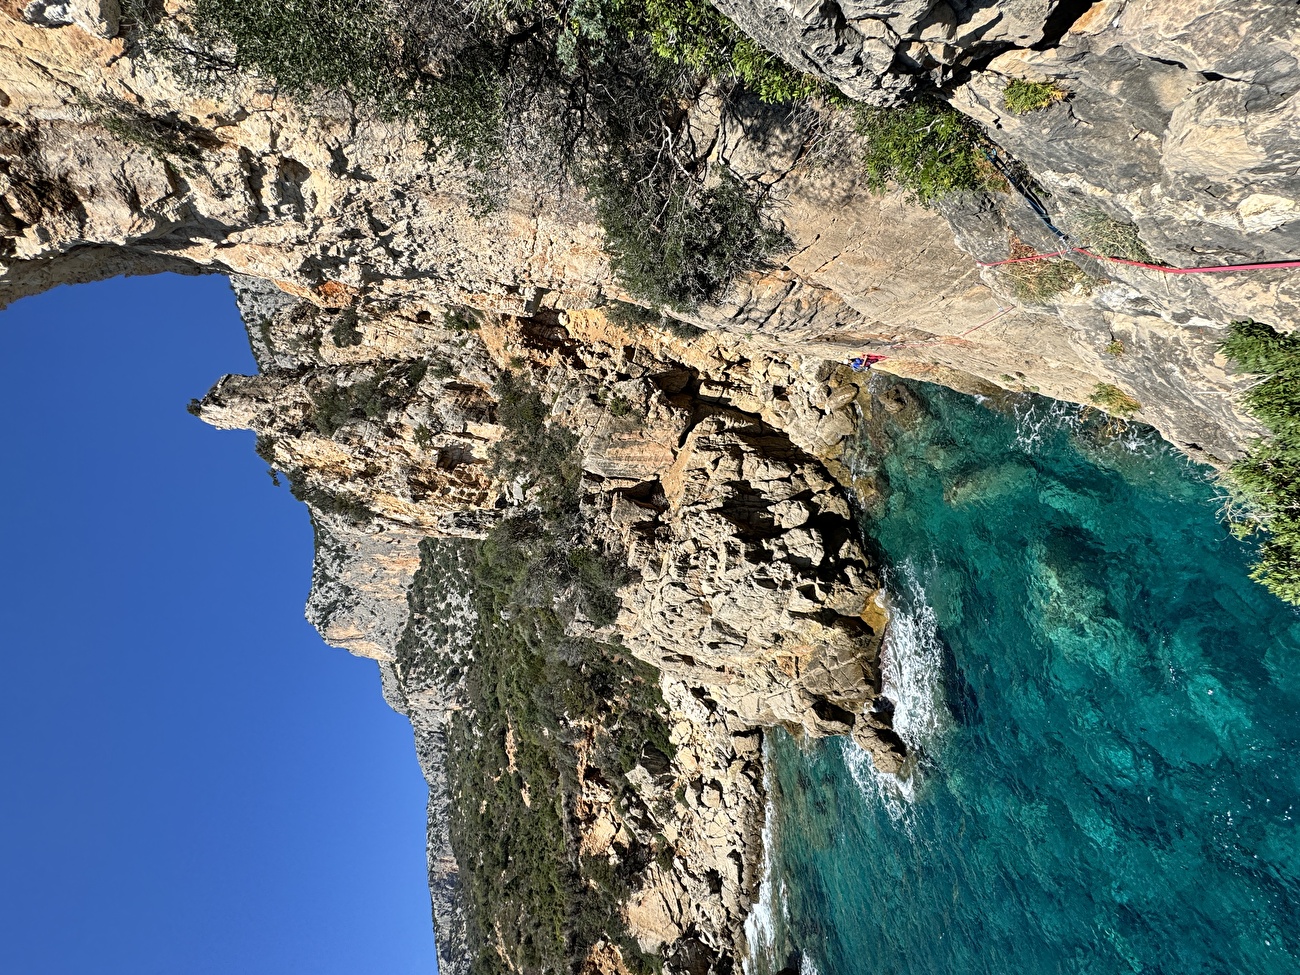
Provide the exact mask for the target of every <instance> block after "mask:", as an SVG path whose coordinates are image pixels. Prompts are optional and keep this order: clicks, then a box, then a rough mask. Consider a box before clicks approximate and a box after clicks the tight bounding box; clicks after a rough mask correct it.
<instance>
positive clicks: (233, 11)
mask: <svg viewBox="0 0 1300 975" xmlns="http://www.w3.org/2000/svg"><path fill="white" fill-rule="evenodd" d="M128 8H129V9H130V10H132V11H133V15H132V21H133V23H134V24H135V25H136V30H135V37H136V39H137V43H139V44H140V45H142V47H143V48H144V50H146V51H149V52H152V53H155V54H157V55H160V56H162V57H165V58H167V59H168V60H169V61H170V62H171V63H173V64H174V65H176V66H178V67H179V68H180V70H181V73H182V74H183V75H184V76H185V77H188V78H189V79H190V80H191V81H192V82H194V83H197V84H213V85H217V86H220V85H222V84H224V83H227V82H229V81H232V80H233V79H235V78H238V77H247V76H254V77H258V78H261V79H262V80H263V82H265V83H269V84H272V85H274V86H275V88H276V89H277V90H279V91H282V92H284V93H286V94H288V95H291V96H295V97H298V98H301V99H318V100H319V99H325V100H327V101H328V100H329V99H330V98H335V99H337V98H339V97H342V98H344V99H346V100H348V101H350V102H353V103H357V104H360V105H363V106H365V107H366V110H367V111H368V112H371V113H374V114H375V115H377V116H378V117H380V118H385V119H390V120H400V121H404V122H407V123H409V124H410V125H412V126H413V127H414V128H415V129H416V130H417V131H418V132H419V134H420V135H421V136H422V138H423V139H424V141H425V142H426V144H427V145H428V146H429V147H430V150H431V151H432V152H438V153H442V154H444V155H447V156H450V157H452V158H456V159H459V160H461V161H462V162H463V163H464V164H465V165H466V166H467V167H468V168H469V170H470V173H471V184H472V185H473V186H475V187H476V192H477V194H478V203H479V205H480V206H483V207H491V206H493V205H495V204H496V203H498V202H500V199H501V196H502V194H503V193H504V192H505V188H506V183H507V182H508V180H509V179H510V178H511V176H510V174H511V173H515V174H516V175H517V174H519V173H522V172H527V173H528V177H527V178H529V179H532V180H535V181H540V183H541V185H542V186H543V187H547V188H549V189H550V190H553V191H554V192H556V193H561V192H564V189H565V187H567V186H568V185H570V184H572V183H577V184H578V185H579V186H580V187H581V188H582V189H583V191H584V192H585V193H586V194H587V195H588V196H589V197H590V198H591V199H592V201H593V203H594V204H595V206H596V211H597V214H598V216H599V219H600V222H601V225H602V228H603V229H604V231H605V238H606V245H607V247H608V250H609V252H610V256H611V260H612V264H613V269H614V272H615V275H616V277H617V278H618V279H619V281H620V283H621V284H622V286H623V287H624V288H626V289H627V290H628V292H629V293H631V294H632V295H633V296H635V297H636V298H638V299H639V300H641V301H644V302H646V303H647V304H650V305H653V306H656V307H660V308H666V309H672V310H678V311H689V310H691V309H693V308H695V307H697V306H698V305H700V304H701V303H703V302H707V301H710V300H713V299H716V298H717V297H719V296H720V295H721V293H722V292H723V291H724V290H725V289H726V288H727V286H728V285H729V284H730V283H731V281H732V280H733V279H734V278H735V277H736V275H738V274H740V273H741V272H743V271H746V270H749V269H752V268H754V267H758V266H761V265H762V264H763V263H764V262H765V261H766V260H767V259H768V258H769V257H770V256H771V255H772V254H773V253H775V252H777V251H779V250H780V249H781V247H782V244H783V242H784V238H783V237H782V235H781V234H779V233H776V232H774V231H773V230H772V228H771V227H770V226H769V225H768V223H767V221H766V220H765V217H764V203H765V192H766V191H765V189H764V188H763V187H761V186H759V185H757V184H755V183H752V182H749V181H745V180H742V179H739V178H737V177H736V176H735V175H734V174H733V173H731V172H730V171H729V170H728V169H727V166H726V164H725V163H723V162H720V161H718V160H717V159H716V158H715V156H714V154H713V152H712V146H711V145H709V144H706V143H700V144H697V143H696V141H695V139H696V137H697V136H698V134H695V135H693V134H692V133H691V132H690V131H689V127H688V124H687V123H688V117H689V111H688V108H689V106H690V105H691V103H692V102H694V101H695V100H696V99H697V98H698V96H699V95H700V93H701V92H702V91H703V90H704V89H705V88H706V86H712V87H713V89H714V90H716V91H719V92H721V93H722V94H723V95H724V97H729V96H730V94H731V93H732V92H738V91H744V92H748V93H750V94H752V95H755V96H757V97H758V98H759V99H760V100H762V101H765V102H768V103H774V104H793V103H797V102H801V101H805V100H807V99H809V98H811V97H813V96H824V97H823V101H828V102H834V103H836V104H838V105H840V106H841V107H843V106H846V105H847V102H846V100H845V99H844V98H843V96H841V95H839V94H838V93H837V92H835V91H833V90H832V89H830V88H829V87H828V86H827V85H826V84H825V83H824V82H821V81H818V80H816V79H813V78H811V77H809V76H807V75H804V74H802V73H800V72H798V71H796V70H794V69H793V68H791V67H790V66H788V65H787V64H785V63H784V62H783V61H782V60H781V59H780V58H778V57H776V56H774V55H772V54H770V53H768V52H766V51H764V50H763V49H762V48H760V47H758V46H757V45H756V44H755V43H754V42H753V41H751V40H750V39H749V38H747V37H746V36H745V35H744V34H743V33H742V32H741V31H740V30H739V29H738V28H737V27H736V26H735V25H734V24H732V23H731V22H730V21H729V20H727V19H726V18H725V17H724V16H723V15H722V14H721V13H719V12H718V11H717V9H716V8H714V7H713V6H712V5H711V4H710V3H708V2H707V0H472V2H467V3H459V4H444V3H439V2H436V0H411V2H408V3H403V4H393V3H387V2H382V0H332V2H330V3H327V4H321V3H313V2H310V0H195V2H194V3H193V4H192V5H191V6H190V7H188V8H187V10H186V12H185V13H184V14H183V19H182V20H180V21H177V22H171V21H159V20H158V18H157V16H156V15H151V14H149V13H148V11H150V10H152V9H154V8H153V7H152V5H150V4H148V3H146V2H145V0H133V2H132V3H130V4H128ZM855 111H856V112H857V115H856V118H857V122H858V128H859V132H860V135H861V136H862V138H863V140H864V144H865V146H866V150H865V153H864V156H863V161H862V165H863V169H864V172H865V174H866V180H867V183H868V185H871V186H874V187H877V188H884V186H885V185H886V184H887V183H888V182H897V183H898V184H899V185H901V186H903V187H905V188H906V189H907V190H908V191H909V192H910V193H911V194H912V195H913V197H914V198H915V199H917V200H919V201H920V202H921V203H923V204H926V205H929V204H930V203H932V202H933V201H934V200H935V199H937V198H938V197H939V196H941V195H943V194H945V193H950V192H954V191H958V190H970V189H979V188H981V187H986V186H988V185H991V182H993V181H995V177H996V174H994V173H993V171H992V169H991V167H990V166H989V165H988V163H987V161H986V160H985V159H984V158H983V155H982V153H981V151H980V149H979V145H978V139H977V136H976V132H975V130H974V127H973V125H972V124H971V123H970V122H969V121H967V120H965V119H964V118H963V117H962V116H961V115H959V114H958V113H957V112H955V111H953V110H951V109H949V108H947V107H946V106H943V105H941V104H939V103H937V102H933V101H923V102H920V103H918V104H916V105H913V106H910V107H909V108H906V109H901V110H885V109H867V108H859V109H857V110H855ZM503 176H505V177H506V178H505V180H503V178H502V177H503Z"/></svg>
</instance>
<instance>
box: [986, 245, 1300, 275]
mask: <svg viewBox="0 0 1300 975" xmlns="http://www.w3.org/2000/svg"><path fill="white" fill-rule="evenodd" d="M1066 254H1082V255H1083V256H1084V257H1091V258H1092V259H1093V260H1094V261H1109V262H1110V263H1111V264H1127V265H1128V266H1129V267H1141V268H1146V269H1147V270H1149V271H1159V272H1161V273H1162V274H1219V273H1222V272H1224V271H1268V270H1273V269H1276V268H1285V267H1300V260H1293V261H1264V262H1261V263H1258V264H1218V265H1215V266H1214V267H1165V266H1164V265H1163V264H1148V263H1147V262H1146V261H1130V260H1128V259H1127V258H1123V257H1107V256H1106V255H1105V254H1098V253H1096V252H1095V251H1090V250H1089V249H1088V248H1086V247H1067V248H1066V249H1065V250H1061V251H1051V252H1050V253H1047V254H1030V255H1028V256H1027V257H1012V258H1008V259H1007V260H1005V261H976V262H975V263H976V264H978V265H979V266H980V267H1002V266H1003V265H1004V264H1021V263H1023V262H1025V261H1045V260H1048V259H1049V258H1053V257H1063V256H1064V255H1066Z"/></svg>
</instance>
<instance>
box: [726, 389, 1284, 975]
mask: <svg viewBox="0 0 1300 975" xmlns="http://www.w3.org/2000/svg"><path fill="white" fill-rule="evenodd" d="M909 388H910V389H911V390H912V391H913V392H914V393H915V394H916V395H917V396H919V397H920V398H921V399H922V401H923V402H924V404H925V406H926V409H927V413H928V415H926V416H925V417H924V418H922V419H921V420H919V421H918V422H914V423H912V424H910V425H907V426H906V428H904V427H903V426H901V425H895V426H894V428H893V429H892V430H891V431H890V432H891V434H892V436H891V438H890V439H891V440H892V444H891V445H890V446H889V447H888V449H887V450H880V449H878V450H876V451H874V452H873V451H871V450H870V449H869V448H867V447H865V446H864V460H863V464H864V465H865V466H868V467H870V466H871V465H873V464H874V465H879V466H880V467H881V468H883V470H884V472H885V473H886V474H887V475H888V478H889V482H890V491H889V493H888V495H887V501H886V502H885V503H884V504H883V505H882V506H881V508H880V509H879V510H877V511H876V512H874V513H873V514H872V515H868V516H864V518H863V525H864V529H865V533H866V534H867V535H868V536H869V537H871V538H873V539H874V540H875V542H876V543H877V544H878V546H879V548H880V550H881V552H882V554H883V556H884V557H885V558H886V560H887V562H888V564H889V565H890V569H889V570H888V572H889V576H888V583H889V588H890V591H891V600H892V603H893V608H894V612H895V622H894V623H893V624H892V629H891V633H890V636H889V638H888V640H887V653H888V660H887V666H886V674H887V679H888V686H887V693H888V694H889V695H890V696H892V697H894V698H895V699H896V700H897V701H898V715H897V720H898V724H899V728H900V731H901V733H902V734H903V736H904V738H905V739H907V740H908V741H909V742H910V743H912V744H913V745H915V746H917V748H918V754H919V755H920V759H919V762H918V766H917V768H916V770H915V771H914V773H913V774H912V776H911V777H910V779H908V780H906V781H899V780H897V779H893V778H890V777H887V776H881V775H878V774H876V773H875V772H874V770H873V769H872V768H871V766H870V763H869V761H867V760H866V759H865V757H864V756H863V755H862V753H861V752H859V751H858V750H857V749H856V748H855V746H853V745H852V744H851V743H846V742H844V741H840V740H834V741H829V742H824V743H821V744H816V745H812V746H809V747H807V748H806V749H805V748H804V747H803V746H801V745H800V744H799V743H797V742H796V741H795V740H794V739H792V738H791V737H789V736H788V735H785V734H784V733H778V734H776V735H774V736H773V737H772V738H771V739H770V740H769V745H768V748H769V755H770V757H771V759H772V761H771V763H770V765H771V767H770V770H769V776H770V777H771V780H772V782H771V784H772V786H773V792H774V800H773V815H772V816H771V819H770V824H769V825H770V829H771V830H772V836H773V840H772V846H773V851H772V852H773V856H772V862H771V864H770V875H769V884H770V888H771V889H770V890H769V891H768V892H767V893H768V903H767V904H765V905H764V906H763V907H762V908H761V909H760V910H759V911H758V912H756V917H755V918H754V919H753V922H752V923H753V924H754V928H755V935H756V936H755V938H754V940H755V941H757V942H759V943H760V950H759V951H758V952H757V953H756V957H755V958H754V960H753V964H751V966H750V967H751V969H755V970H759V971H762V970H767V969H768V968H769V967H772V968H776V967H780V966H781V965H783V964H785V963H786V962H787V960H789V959H790V957H791V952H792V951H794V950H796V949H798V950H802V952H803V953H804V956H805V961H804V965H805V969H806V970H807V969H808V968H816V969H817V970H818V971H820V972H822V973H824V975H858V973H861V975H888V973H942V975H975V973H984V972H987V973H996V975H1038V973H1048V972H1050V973H1058V972H1069V973H1089V975H1110V973H1121V972H1123V973H1127V972H1146V973H1155V972H1163V973H1169V975H1196V973H1221V972H1223V973H1228V972H1231V973H1236V972H1242V973H1256V975H1272V973H1278V975H1281V973H1290V975H1294V973H1297V972H1300V827H1298V826H1297V816H1300V747H1298V746H1300V616H1298V615H1297V613H1296V611H1295V610H1293V609H1291V608H1290V607H1287V606H1285V605H1284V604H1282V603H1281V602H1280V601H1278V600H1277V599H1275V598H1274V597H1272V596H1271V595H1269V594H1268V593H1267V592H1266V591H1265V590H1264V589H1263V588H1262V587H1260V586H1258V585H1256V584H1255V583H1253V582H1251V581H1250V579H1249V578H1248V571H1249V564H1250V559H1251V549H1250V546H1248V545H1246V544H1244V543H1241V542H1239V541H1237V540H1235V539H1233V538H1232V537H1231V536H1230V535H1229V534H1228V532H1227V531H1226V530H1225V529H1224V528H1223V527H1222V525H1221V524H1220V522H1219V520H1218V518H1217V517H1216V504H1215V502H1214V495H1215V491H1214V487H1213V485H1212V483H1210V481H1209V480H1208V479H1207V477H1206V473H1205V471H1204V470H1202V469H1200V468H1197V467H1195V466H1194V465H1192V464H1190V463H1189V462H1188V461H1186V460H1185V459H1184V458H1183V457H1181V456H1180V455H1178V454H1177V453H1175V452H1174V451H1173V450H1172V449H1171V448H1169V447H1168V446H1166V445H1164V444H1163V443H1162V442H1161V441H1159V440H1158V439H1157V438H1156V437H1155V436H1154V435H1153V434H1150V433H1147V434H1142V433H1140V432H1138V431H1137V430H1130V431H1129V432H1128V433H1126V434H1125V435H1123V436H1120V437H1115V436H1110V435H1108V434H1107V432H1106V431H1105V430H1103V429H1101V424H1100V423H1099V422H1097V421H1096V420H1089V419H1086V418H1080V416H1079V414H1078V412H1077V411H1075V410H1074V409H1073V408H1067V407H1064V406H1063V405H1062V404H1053V403H1051V402H1050V401H1048V400H1043V399H1038V398H1029V397H1026V398H1024V399H1022V400H1020V401H1018V402H1017V403H1016V404H1015V405H1014V408H1012V407H1010V406H1008V405H1007V404H1003V406H1002V408H1001V409H991V408H986V406H984V405H981V404H980V403H978V402H977V401H976V400H974V399H971V398H969V397H964V396H960V395H958V394H956V393H952V392H949V391H946V390H942V389H939V388H937V387H931V386H925V385H922V384H915V385H910V386H909ZM769 915H771V916H770V917H769ZM763 942H766V943H767V945H766V947H765V948H764V946H763ZM773 961H775V962H776V964H775V965H771V964H770V963H771V962H773Z"/></svg>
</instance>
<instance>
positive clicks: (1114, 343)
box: [1106, 339, 1124, 358]
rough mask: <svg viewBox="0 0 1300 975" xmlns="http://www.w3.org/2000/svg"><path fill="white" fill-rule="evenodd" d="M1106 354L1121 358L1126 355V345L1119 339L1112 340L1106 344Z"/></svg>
mask: <svg viewBox="0 0 1300 975" xmlns="http://www.w3.org/2000/svg"><path fill="white" fill-rule="evenodd" d="M1106 354H1107V355H1113V356H1115V357H1116V358H1119V357H1120V356H1122V355H1123V354H1124V343H1123V342H1121V341H1120V340H1119V339H1112V340H1111V341H1109V342H1107V343H1106Z"/></svg>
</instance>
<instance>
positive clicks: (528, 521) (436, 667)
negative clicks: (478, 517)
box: [398, 373, 672, 975]
mask: <svg viewBox="0 0 1300 975" xmlns="http://www.w3.org/2000/svg"><path fill="white" fill-rule="evenodd" d="M497 393H498V396H499V397H500V401H501V409H500V416H499V420H500V422H501V423H502V425H503V426H504V427H505V428H506V431H507V434H506V436H505V437H504V438H503V439H502V441H501V442H500V443H499V444H498V445H497V447H496V449H495V463H496V465H497V468H498V471H499V472H500V474H501V475H502V476H503V477H505V478H507V479H509V480H512V481H514V482H516V483H519V484H521V485H524V486H526V488H527V493H528V496H529V498H530V501H531V502H532V503H530V504H529V505H528V506H526V507H521V508H520V510H518V511H517V512H516V513H514V514H512V515H510V516H508V517H506V518H504V519H503V520H502V521H501V522H500V523H499V524H498V525H497V527H495V528H494V529H493V530H492V531H491V532H490V533H489V535H488V536H487V538H485V539H484V540H483V541H482V542H479V543H477V544H474V543H448V542H444V541H435V540H426V542H424V543H423V545H422V547H421V555H422V560H421V567H420V570H419V572H418V573H417V575H416V578H415V584H414V586H413V587H412V590H411V595H410V603H411V610H412V619H413V621H415V620H418V619H420V617H421V616H422V615H424V614H427V613H428V612H430V611H432V610H433V609H434V608H435V607H436V606H438V605H440V602H439V601H440V599H441V598H442V597H441V593H442V591H443V590H444V589H445V588H446V586H447V579H448V578H449V577H450V576H452V575H454V573H455V567H454V566H453V565H451V564H450V561H455V560H461V561H462V564H463V565H464V566H467V569H466V570H465V571H464V572H463V578H464V582H465V583H466V584H467V588H468V589H469V592H470V597H469V598H470V602H471V605H472V613H473V617H474V620H475V622H474V629H475V634H474V642H473V648H472V651H471V653H470V656H471V657H472V664H470V665H468V666H467V665H466V664H467V662H466V661H464V660H460V659H457V658H456V657H455V655H454V654H450V653H448V652H447V646H448V644H449V641H447V640H444V639H428V638H427V633H426V631H423V630H421V629H420V628H419V627H418V626H414V625H413V626H412V627H409V628H408V631H407V633H406V635H404V637H403V639H402V641H401V643H400V644H399V647H398V661H399V667H400V668H401V669H402V670H403V672H404V673H408V674H409V673H411V672H412V671H413V669H419V668H424V669H428V670H430V671H431V672H432V673H433V674H434V675H435V677H436V679H437V681H438V683H439V684H441V685H442V686H448V685H450V684H454V683H456V682H457V681H463V687H464V692H465V697H466V703H467V707H466V708H465V710H463V711H460V712H458V713H456V715H455V716H454V717H453V718H452V719H451V721H450V725H449V731H448V738H449V750H448V751H449V755H450V763H449V764H450V779H451V794H452V807H451V823H450V827H451V829H450V832H451V839H452V845H453V848H454V850H455V853H456V857H457V860H458V862H459V863H460V865H461V883H462V885H463V889H464V892H465V904H466V907H467V911H468V914H469V918H468V921H469V927H470V937H469V943H470V945H471V946H472V950H473V951H474V952H475V953H476V955H475V958H474V961H473V964H472V969H471V970H472V971H474V972H475V973H484V975H486V973H495V972H499V971H501V970H502V968H503V966H504V967H506V968H509V969H511V970H524V971H551V972H562V971H576V970H577V969H578V968H579V967H580V966H581V963H582V961H583V959H584V958H585V957H586V956H587V954H588V952H589V950H590V949H591V947H592V946H593V945H595V944H597V943H598V942H601V941H609V942H612V943H614V944H618V945H620V946H621V948H622V950H623V956H624V959H625V961H627V962H629V964H630V965H631V966H632V967H633V968H634V969H637V970H650V969H652V968H653V964H652V962H651V960H649V959H647V958H643V957H642V956H641V953H640V951H639V949H638V948H637V946H636V944H635V943H634V942H633V941H631V940H630V939H629V938H628V936H627V933H626V930H625V928H624V925H623V921H622V915H621V911H620V905H621V903H622V902H623V901H624V900H625V899H626V897H627V896H628V894H629V892H630V888H631V885H632V884H633V882H634V881H635V880H636V879H637V877H638V876H639V874H640V873H641V871H643V870H644V868H645V866H646V864H647V863H649V862H650V860H651V859H653V858H654V857H655V855H656V853H657V852H658V851H656V850H655V849H653V848H652V847H651V846H650V845H647V844H640V843H637V842H636V841H635V840H632V841H631V846H630V847H627V848H620V850H619V856H618V857H617V858H616V859H613V860H611V859H610V858H609V857H608V856H607V855H605V854H598V855H594V856H593V855H584V854H582V853H581V852H580V850H581V841H582V837H581V835H580V832H579V826H580V824H579V822H578V817H577V813H578V804H579V797H580V795H581V792H582V787H583V782H584V781H587V782H589V783H590V782H595V783H599V784H600V785H603V786H605V787H607V788H610V789H611V790H612V791H613V792H614V794H615V795H616V796H617V797H618V799H617V802H618V805H619V806H620V808H622V809H624V810H627V809H629V808H635V807H636V806H637V804H638V803H639V802H640V799H639V798H638V796H637V794H636V792H635V791H634V790H633V789H632V788H631V787H630V786H629V785H628V783H627V778H626V776H627V773H628V772H629V771H630V770H631V769H632V768H634V767H635V766H637V765H638V764H640V765H645V766H647V767H654V768H659V767H663V766H665V765H666V763H667V761H668V759H669V758H670V757H671V754H672V746H671V745H670V743H669V740H668V729H667V725H666V723H665V720H664V714H665V710H666V709H665V706H664V702H663V699H662V696H661V695H660V691H659V684H658V680H657V675H656V673H655V672H654V671H653V669H652V668H650V667H648V666H647V665H645V664H643V663H640V662H639V661H637V660H636V659H635V658H633V657H632V656H631V655H630V654H628V653H627V652H626V651H624V650H623V649H622V648H621V647H619V646H618V645H617V644H616V643H612V642H609V641H607V640H604V639H599V638H596V637H592V636H583V635H580V634H581V633H582V632H583V631H590V630H591V629H592V628H593V627H600V626H603V625H605V624H608V623H610V622H612V621H613V618H614V615H615V614H616V613H617V611H618V607H619V602H618V599H617V596H616V595H615V590H616V588H617V587H618V585H619V584H620V582H621V581H622V576H621V571H622V570H620V568H619V566H618V563H617V562H616V561H615V560H614V559H613V558H611V556H610V553H606V552H604V551H602V550H600V548H598V547H597V546H595V545H594V544H592V543H591V542H590V541H588V540H586V538H587V533H586V532H585V530H584V518H583V513H582V511H581V505H580V500H579V486H580V485H579V480H580V475H581V468H580V466H579V463H578V457H577V453H576V446H577V440H576V438H575V437H574V435H573V434H572V433H571V432H570V431H568V430H566V429H565V428H563V427H561V426H558V425H556V424H554V423H550V422H548V416H549V412H550V411H549V409H548V408H547V406H546V404H545V403H544V402H543V400H542V399H541V397H540V396H539V395H538V393H537V392H536V390H534V389H532V388H531V387H530V386H528V385H527V384H526V383H525V382H523V381H520V380H519V379H517V378H516V377H514V376H513V375H511V374H510V373H506V374H505V375H503V376H502V377H501V380H500V382H499V384H498V388H497ZM449 545H452V546H459V547H460V549H459V550H457V551H452V550H451V549H449V547H448V546H449ZM449 560H450V561H449Z"/></svg>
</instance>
